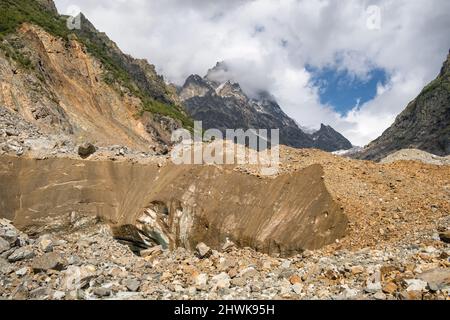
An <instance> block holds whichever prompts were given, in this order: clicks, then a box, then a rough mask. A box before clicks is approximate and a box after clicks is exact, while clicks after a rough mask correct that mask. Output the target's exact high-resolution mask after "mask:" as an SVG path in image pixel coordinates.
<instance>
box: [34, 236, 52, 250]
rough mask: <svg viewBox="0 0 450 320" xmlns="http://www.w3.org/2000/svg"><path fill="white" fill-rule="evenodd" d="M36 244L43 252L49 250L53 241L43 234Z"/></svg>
mask: <svg viewBox="0 0 450 320" xmlns="http://www.w3.org/2000/svg"><path fill="white" fill-rule="evenodd" d="M37 245H38V247H39V249H41V250H42V251H43V252H51V251H52V250H53V246H54V243H53V240H52V239H51V237H50V236H49V235H44V236H42V237H40V238H39V239H38V240H37Z"/></svg>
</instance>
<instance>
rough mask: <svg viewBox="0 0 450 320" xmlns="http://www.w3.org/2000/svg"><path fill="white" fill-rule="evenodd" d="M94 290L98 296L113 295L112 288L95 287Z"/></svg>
mask: <svg viewBox="0 0 450 320" xmlns="http://www.w3.org/2000/svg"><path fill="white" fill-rule="evenodd" d="M92 292H93V293H94V294H95V295H96V296H97V297H109V296H110V295H111V289H107V288H102V287H100V288H94V290H92Z"/></svg>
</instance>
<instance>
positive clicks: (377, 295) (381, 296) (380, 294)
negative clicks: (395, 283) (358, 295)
mask: <svg viewBox="0 0 450 320" xmlns="http://www.w3.org/2000/svg"><path fill="white" fill-rule="evenodd" d="M373 298H374V299H375V300H386V295H385V294H384V293H383V292H381V291H379V292H377V293H375V294H374V295H373Z"/></svg>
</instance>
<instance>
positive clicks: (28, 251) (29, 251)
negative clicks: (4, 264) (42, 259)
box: [8, 246, 35, 262]
mask: <svg viewBox="0 0 450 320" xmlns="http://www.w3.org/2000/svg"><path fill="white" fill-rule="evenodd" d="M34 256H35V253H34V251H33V248H32V247H30V246H27V247H21V248H18V249H17V250H15V251H14V252H13V253H12V254H11V255H10V256H9V257H8V261H9V262H16V261H21V260H27V259H31V258H33V257H34Z"/></svg>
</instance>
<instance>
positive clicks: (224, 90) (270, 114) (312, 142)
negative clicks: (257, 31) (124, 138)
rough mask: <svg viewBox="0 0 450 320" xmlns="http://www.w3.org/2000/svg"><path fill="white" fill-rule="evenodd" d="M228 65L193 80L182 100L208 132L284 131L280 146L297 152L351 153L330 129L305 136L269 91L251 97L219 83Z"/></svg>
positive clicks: (186, 85)
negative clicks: (294, 149)
mask: <svg viewBox="0 0 450 320" xmlns="http://www.w3.org/2000/svg"><path fill="white" fill-rule="evenodd" d="M226 68H227V66H226V64H225V63H224V62H220V63H217V65H216V66H215V67H214V68H212V69H210V70H209V71H208V73H207V75H206V76H205V77H201V76H199V75H191V76H189V77H188V78H187V79H186V81H185V83H184V85H183V87H182V88H180V90H179V96H180V99H181V101H182V102H183V103H184V105H185V107H186V109H187V111H188V113H189V114H190V115H191V116H192V118H193V119H195V120H201V121H203V128H204V129H211V128H216V129H219V130H221V131H222V132H225V130H226V129H244V130H248V129H252V128H253V129H268V130H270V129H280V143H281V144H284V145H287V146H291V147H295V148H319V149H322V150H326V151H336V150H342V149H350V148H351V147H352V145H351V143H350V142H349V141H348V140H347V139H345V138H344V137H343V136H342V135H340V134H339V133H337V132H336V131H334V130H333V129H332V128H331V127H329V126H322V128H321V129H320V130H319V131H317V132H315V133H313V134H308V133H305V132H304V131H303V130H302V129H300V127H299V126H298V125H297V123H296V122H295V121H294V120H293V119H291V118H290V117H288V116H287V115H286V114H285V113H284V112H283V110H282V109H281V107H280V106H279V105H278V103H277V102H276V100H275V98H274V97H273V96H272V95H271V94H270V93H268V92H266V91H260V92H258V93H257V94H256V96H255V97H249V96H248V95H247V94H246V93H245V92H244V91H243V90H242V88H241V86H240V85H239V84H238V83H234V82H232V81H230V80H228V81H225V82H223V83H220V82H218V81H217V80H216V79H215V77H213V74H215V73H217V72H221V71H224V70H226Z"/></svg>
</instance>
